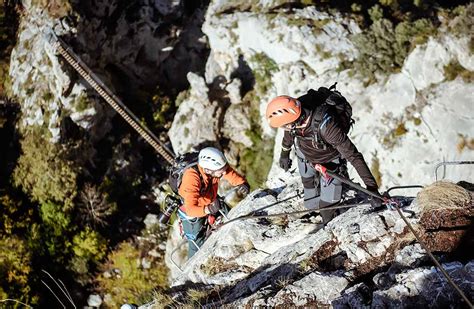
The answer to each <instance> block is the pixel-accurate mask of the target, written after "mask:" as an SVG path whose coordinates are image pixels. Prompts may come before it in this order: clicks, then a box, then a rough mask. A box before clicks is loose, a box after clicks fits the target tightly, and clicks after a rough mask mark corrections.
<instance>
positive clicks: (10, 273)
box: [0, 236, 37, 303]
mask: <svg viewBox="0 0 474 309" xmlns="http://www.w3.org/2000/svg"><path fill="white" fill-rule="evenodd" d="M0 248H2V249H1V250H0V277H1V278H2V281H0V296H2V297H4V298H7V297H8V298H12V299H17V300H20V301H22V302H26V303H28V302H31V303H35V302H36V301H37V297H31V296H30V294H31V292H32V291H31V288H30V286H29V285H28V280H29V277H30V274H31V272H32V268H31V252H30V251H29V249H28V247H27V246H26V245H25V242H24V241H23V240H21V239H20V238H18V237H13V236H10V237H8V238H5V237H1V238H0Z"/></svg>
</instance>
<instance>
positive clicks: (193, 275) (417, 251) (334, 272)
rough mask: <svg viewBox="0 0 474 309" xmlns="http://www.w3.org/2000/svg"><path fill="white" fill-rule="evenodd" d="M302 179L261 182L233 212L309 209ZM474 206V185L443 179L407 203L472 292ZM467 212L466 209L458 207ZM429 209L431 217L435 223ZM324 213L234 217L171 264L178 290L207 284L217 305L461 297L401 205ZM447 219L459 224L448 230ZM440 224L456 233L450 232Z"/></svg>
mask: <svg viewBox="0 0 474 309" xmlns="http://www.w3.org/2000/svg"><path fill="white" fill-rule="evenodd" d="M295 180H296V178H293V179H292V180H291V179H290V180H289V181H288V183H287V186H286V187H284V188H275V189H273V190H265V191H260V190H258V191H255V192H253V193H252V194H251V195H250V196H249V197H247V198H246V199H245V200H244V201H242V202H241V203H240V204H239V205H238V206H237V207H236V208H234V209H232V211H231V212H230V213H229V219H233V218H237V217H239V216H242V215H244V214H247V213H251V212H252V211H255V210H258V209H260V208H262V207H264V206H269V205H274V206H271V207H268V208H266V209H265V210H264V211H263V212H264V213H266V214H276V213H285V212H292V211H295V210H299V209H301V207H302V205H301V203H302V202H301V201H300V200H298V199H297V198H294V199H293V200H288V197H292V196H293V195H294V192H295V189H297V188H298V185H297V184H296V183H295V182H294V181H295ZM441 196H442V197H441ZM434 205H436V206H434ZM473 207H474V205H473V203H472V192H469V191H467V190H465V189H463V188H462V187H460V186H456V185H454V184H450V183H445V182H438V183H435V184H433V185H431V186H429V187H427V188H425V189H423V190H422V191H421V192H420V193H419V194H418V197H417V199H416V200H415V201H413V202H412V203H411V204H410V205H409V206H406V207H404V208H403V214H404V215H405V216H406V217H407V219H408V222H409V223H410V224H411V225H412V226H413V227H414V229H415V230H416V231H417V233H418V234H419V235H421V237H422V239H423V241H424V242H425V243H426V244H427V246H428V248H429V250H431V251H433V252H436V253H437V254H436V255H437V257H438V258H440V259H441V262H442V263H443V267H444V268H445V269H446V271H447V272H448V273H449V275H450V276H452V277H453V279H454V282H456V284H458V285H459V286H460V287H461V289H463V291H464V292H465V293H467V296H468V297H470V298H471V299H472V297H473V296H474V295H472V290H471V287H472V286H473V280H474V277H473V271H472V267H473V265H474V264H473V263H474V260H472V258H473V256H472V253H469V254H467V255H466V254H464V255H463V256H462V258H461V261H462V262H459V261H455V260H453V257H456V255H455V254H454V253H455V252H456V250H457V252H459V251H460V250H459V249H460V248H463V247H465V246H469V242H466V240H467V239H471V241H472V235H470V234H469V233H472V232H469V231H468V230H469V227H470V225H471V224H472V215H470V214H472V211H473V209H474V208H473ZM260 213H262V211H261V212H260ZM460 213H463V214H464V215H456V214H460ZM426 218H431V219H429V220H428V221H429V222H431V225H429V226H428V225H427V223H426V222H427V219H426ZM436 218H439V219H442V218H453V220H454V221H456V222H454V221H452V222H451V223H452V224H448V223H446V222H444V223H441V225H439V224H435V225H433V224H434V222H439V220H436ZM454 218H456V219H454ZM466 218H470V219H467V220H466ZM318 221H319V218H318V217H309V218H305V217H302V218H301V217H300V218H298V217H295V216H292V215H288V216H284V217H279V218H268V219H250V220H242V221H235V222H233V223H230V224H228V225H225V226H223V227H222V228H220V229H218V230H217V231H215V232H214V233H213V234H212V235H211V237H210V238H209V239H208V240H207V242H206V243H205V244H204V245H203V247H202V248H201V250H200V251H199V252H198V253H197V254H196V255H195V256H193V258H192V259H191V260H189V261H188V262H187V263H185V264H181V267H182V270H181V271H180V270H178V269H177V268H176V267H175V266H174V265H173V264H170V267H171V269H172V270H173V276H174V277H175V279H174V280H173V281H172V282H173V283H172V286H174V289H175V291H179V290H180V289H184V290H185V291H186V290H187V289H189V288H197V289H199V290H205V291H207V293H204V295H203V296H202V299H201V301H202V302H203V304H207V305H209V306H220V305H231V306H237V307H241V306H323V307H325V306H333V307H335V308H347V307H355V308H360V307H364V306H371V307H378V306H382V307H388V308H400V307H402V308H409V307H410V306H419V305H428V304H429V305H430V306H434V307H436V308H442V307H444V306H445V305H447V304H450V306H460V305H461V300H460V297H459V295H458V294H457V293H456V292H455V291H454V290H453V289H452V288H451V287H449V285H448V283H447V281H446V279H445V278H444V277H443V276H442V275H441V274H440V273H439V271H438V270H436V268H435V267H433V264H432V261H431V260H430V259H429V258H428V255H427V253H426V251H425V250H424V249H422V247H421V246H420V244H418V243H417V241H416V240H415V237H414V235H413V234H412V233H411V232H410V230H409V229H408V227H407V225H406V224H405V222H404V221H403V220H402V218H401V217H400V216H399V214H398V213H397V212H396V211H390V210H383V209H382V210H374V209H371V208H370V207H369V206H363V205H361V206H357V207H352V208H350V209H348V210H347V211H346V212H344V213H343V214H341V215H339V216H338V217H336V218H335V219H334V220H332V221H331V222H330V223H329V224H328V225H327V226H325V227H324V228H323V227H322V226H321V225H319V224H318ZM448 226H452V227H453V228H452V229H450V230H449V231H447V230H446V228H447V227H448ZM242 231H245V232H244V233H243V232H242ZM440 233H441V234H443V233H444V236H447V234H450V235H451V238H450V240H449V241H448V239H447V238H445V237H441V236H440ZM175 236H176V235H175ZM453 236H454V237H453ZM456 236H457V237H456ZM466 248H467V247H466ZM461 251H462V250H461ZM177 256H180V254H179V253H175V254H174V255H173V260H174V262H175V263H176V262H177V263H180V261H179V258H176V257H177ZM169 258H170V256H168V259H169ZM457 258H460V256H459V255H458V256H457ZM434 291H436V292H434ZM179 295H180V294H179V292H178V293H177V294H176V295H175V297H176V299H180V298H179V297H180V296H179ZM217 295H218V296H217ZM183 297H184V299H185V298H186V296H183Z"/></svg>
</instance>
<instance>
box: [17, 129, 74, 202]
mask: <svg viewBox="0 0 474 309" xmlns="http://www.w3.org/2000/svg"><path fill="white" fill-rule="evenodd" d="M21 149H22V151H23V154H22V155H21V156H20V158H19V160H18V164H17V167H16V168H15V171H14V173H13V180H14V183H15V185H17V186H20V187H22V188H23V190H24V191H25V192H26V193H28V194H30V195H31V197H32V198H33V200H35V201H38V202H40V203H48V202H50V201H54V202H57V203H59V204H63V205H64V209H69V208H72V205H73V199H74V197H75V196H76V188H77V183H76V181H77V175H78V172H79V171H80V170H81V168H80V167H79V166H78V165H77V164H75V163H74V162H73V161H71V160H69V159H67V157H66V155H67V151H66V148H65V147H64V146H63V145H59V144H52V143H50V142H49V141H48V140H46V139H45V138H44V137H43V135H42V134H41V133H40V132H38V130H31V131H30V132H27V133H26V134H25V135H24V137H23V140H22V141H21Z"/></svg>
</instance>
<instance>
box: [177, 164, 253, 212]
mask: <svg viewBox="0 0 474 309" xmlns="http://www.w3.org/2000/svg"><path fill="white" fill-rule="evenodd" d="M198 170H199V173H200V174H201V177H199V174H198V172H197V171H196V169H194V168H188V169H187V170H186V171H185V172H184V174H183V178H182V181H181V185H180V186H179V190H178V193H179V195H180V196H181V197H182V198H183V199H184V204H183V206H181V210H183V211H184V212H185V213H186V215H188V216H190V217H205V216H207V214H206V213H205V212H204V207H205V206H207V205H209V204H210V203H212V202H213V201H214V200H215V199H216V198H217V189H218V185H219V180H220V178H216V177H211V176H210V175H207V174H206V173H204V170H203V169H202V168H201V167H200V166H199V165H198ZM222 177H223V178H224V179H226V180H227V181H228V182H230V184H231V185H233V186H238V185H240V184H243V183H244V182H246V180H245V178H243V177H242V176H240V175H239V174H237V172H236V171H234V169H233V168H232V167H230V166H229V167H228V168H227V171H226V172H225V174H224V176H222ZM201 178H202V181H203V183H201ZM201 188H204V189H203V190H202V192H201Z"/></svg>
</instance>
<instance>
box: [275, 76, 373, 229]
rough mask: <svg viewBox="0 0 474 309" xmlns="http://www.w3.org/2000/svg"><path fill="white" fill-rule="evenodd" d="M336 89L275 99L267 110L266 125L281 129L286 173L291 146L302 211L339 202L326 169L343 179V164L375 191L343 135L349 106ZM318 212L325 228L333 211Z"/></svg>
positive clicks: (362, 162) (338, 185)
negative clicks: (298, 178) (355, 172)
mask: <svg viewBox="0 0 474 309" xmlns="http://www.w3.org/2000/svg"><path fill="white" fill-rule="evenodd" d="M335 88H336V84H334V85H332V86H331V87H329V88H326V87H320V88H319V89H318V90H317V91H316V90H313V89H310V90H309V91H308V92H307V93H306V94H304V95H303V96H300V97H298V98H293V97H290V96H285V95H283V96H278V97H276V98H274V99H272V100H271V101H270V102H269V103H268V105H267V109H266V118H267V120H268V122H269V124H270V126H271V127H273V128H283V129H284V130H285V132H284V136H283V140H282V145H281V147H282V150H281V154H280V162H279V163H280V167H281V168H283V169H284V170H285V172H286V171H288V170H289V169H290V167H291V163H292V161H291V159H290V152H291V148H292V146H294V148H295V152H296V157H297V161H298V170H299V172H300V176H301V180H302V183H303V189H304V206H305V208H307V209H315V210H316V209H323V208H324V207H325V206H328V205H331V204H334V203H337V202H338V201H340V200H341V197H342V183H341V182H340V181H339V180H337V179H334V178H331V177H328V175H327V174H326V173H325V170H326V169H327V170H329V171H331V172H333V173H337V174H338V175H341V176H343V177H345V178H348V174H347V166H346V162H347V161H349V162H350V163H351V164H352V166H353V167H354V168H355V169H356V171H357V173H358V174H359V176H360V177H361V178H362V180H363V182H364V184H365V186H366V187H367V189H368V190H369V191H372V192H376V193H378V185H377V183H376V181H375V178H374V176H373V175H372V173H371V172H370V170H369V167H368V166H367V163H366V162H365V160H364V157H363V156H362V154H361V153H360V152H359V151H358V150H357V148H356V146H355V145H354V144H353V143H352V141H351V140H350V139H349V137H348V133H349V130H350V128H351V126H352V124H353V123H354V121H353V119H352V108H351V105H350V104H349V102H347V100H346V99H345V98H344V96H342V95H341V93H340V92H339V91H337V90H336V89H335ZM370 203H371V204H372V206H374V207H379V206H380V204H381V202H380V201H379V200H378V199H370ZM320 214H321V217H322V219H323V224H327V223H328V222H329V221H330V220H331V219H332V218H334V216H335V215H336V211H335V210H326V211H322V210H321V212H320Z"/></svg>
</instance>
